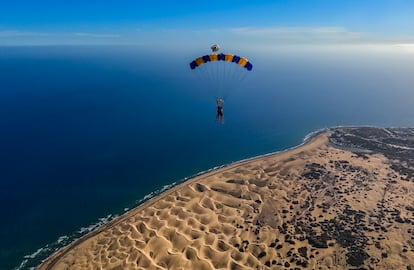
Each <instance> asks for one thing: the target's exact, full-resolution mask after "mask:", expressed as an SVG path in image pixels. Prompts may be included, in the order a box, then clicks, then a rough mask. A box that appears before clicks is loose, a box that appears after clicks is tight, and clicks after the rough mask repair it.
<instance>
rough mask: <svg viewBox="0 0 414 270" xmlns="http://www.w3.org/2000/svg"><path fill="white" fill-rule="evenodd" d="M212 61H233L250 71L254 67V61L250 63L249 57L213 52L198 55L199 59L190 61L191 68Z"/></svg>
mask: <svg viewBox="0 0 414 270" xmlns="http://www.w3.org/2000/svg"><path fill="white" fill-rule="evenodd" d="M211 61H226V62H233V63H236V64H238V65H240V66H242V67H244V68H245V69H247V70H248V71H250V70H252V68H253V65H252V63H250V62H249V60H247V58H244V57H240V56H237V55H233V54H224V53H220V54H215V53H213V54H210V55H204V56H201V57H198V58H197V59H195V60H193V61H192V62H191V63H190V68H191V69H195V68H197V67H198V66H201V65H202V64H205V63H207V62H211Z"/></svg>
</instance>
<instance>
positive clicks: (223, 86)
mask: <svg viewBox="0 0 414 270" xmlns="http://www.w3.org/2000/svg"><path fill="white" fill-rule="evenodd" d="M210 49H211V50H212V51H213V53H211V54H207V55H204V56H200V57H197V58H196V59H194V60H193V61H191V62H190V68H191V70H194V71H193V72H194V73H195V74H196V75H197V76H198V78H199V89H205V90H206V91H208V92H212V93H214V96H215V97H216V98H226V97H227V96H228V95H229V94H230V93H231V92H232V91H233V90H235V89H238V88H240V87H243V84H242V81H243V80H244V79H245V77H246V76H247V74H248V73H250V72H248V71H251V70H252V69H253V65H252V63H251V62H250V61H249V60H247V58H245V57H241V56H238V55H234V54H230V53H216V52H217V51H219V50H221V48H220V46H219V45H217V44H214V45H212V46H211V47H210Z"/></svg>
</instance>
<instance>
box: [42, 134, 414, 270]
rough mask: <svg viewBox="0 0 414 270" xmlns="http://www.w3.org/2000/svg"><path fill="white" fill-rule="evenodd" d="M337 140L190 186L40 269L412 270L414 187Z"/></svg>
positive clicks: (381, 159) (379, 157)
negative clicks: (334, 143)
mask: <svg viewBox="0 0 414 270" xmlns="http://www.w3.org/2000/svg"><path fill="white" fill-rule="evenodd" d="M332 132H333V131H332V130H328V131H325V132H322V133H320V134H318V135H317V136H315V137H313V138H312V139H311V140H309V141H308V142H307V143H306V144H304V145H302V146H300V147H297V148H295V149H292V150H289V151H286V152H281V153H278V154H273V155H269V156H265V157H259V158H255V159H252V160H248V161H243V162H240V163H236V164H233V165H230V166H227V167H224V168H221V169H218V170H216V171H212V172H209V173H206V174H204V175H201V176H198V177H195V178H194V179H191V180H188V181H186V182H184V183H182V184H180V185H178V186H176V187H174V188H172V189H170V190H168V191H166V192H164V193H162V194H160V195H159V196H157V197H155V198H153V199H151V200H149V201H147V202H145V203H144V204H143V205H141V206H139V207H137V208H135V209H133V210H131V211H130V212H128V213H126V214H124V215H123V216H121V217H119V218H117V219H116V220H114V221H112V222H110V223H108V224H106V225H104V226H102V227H101V228H99V229H98V230H96V231H94V232H92V233H91V234H89V235H87V236H85V237H83V238H82V239H79V240H77V241H75V242H74V243H72V244H70V245H69V246H68V247H66V248H64V249H62V250H60V251H59V252H57V253H56V254H54V255H53V256H51V257H50V258H49V259H48V260H46V261H45V262H44V263H43V264H42V265H41V266H39V268H38V269H40V270H45V269H53V270H64V269H68V270H69V269H70V270H75V269H91V270H92V269H112V270H121V269H159V270H162V269H200V270H203V269H206V270H207V269H408V270H409V269H412V270H414V208H413V207H414V180H413V179H407V176H406V175H404V174H403V173H401V174H400V173H399V172H398V171H396V170H395V168H394V169H393V167H392V162H391V161H390V160H389V159H388V158H387V157H386V156H385V155H383V154H381V153H379V152H378V153H377V152H367V153H364V154H356V153H355V152H350V151H348V150H345V149H344V148H338V147H334V146H333V144H332V143H330V140H329V138H330V136H331V134H332ZM410 180H411V181H410Z"/></svg>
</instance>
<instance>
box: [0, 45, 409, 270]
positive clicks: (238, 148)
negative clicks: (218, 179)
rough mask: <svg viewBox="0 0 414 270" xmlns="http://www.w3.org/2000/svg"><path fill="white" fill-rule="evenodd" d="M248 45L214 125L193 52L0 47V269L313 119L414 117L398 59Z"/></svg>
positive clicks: (271, 147) (300, 129)
mask: <svg viewBox="0 0 414 270" xmlns="http://www.w3.org/2000/svg"><path fill="white" fill-rule="evenodd" d="M202 53H203V52H202ZM246 54H247V55H249V59H250V61H252V63H253V64H254V69H253V71H252V72H251V74H249V76H247V77H246V78H245V79H244V80H243V81H242V83H238V86H237V87H235V88H234V89H233V88H232V87H231V84H230V85H228V86H227V88H226V91H227V93H226V97H227V98H226V104H225V116H226V122H225V124H217V123H215V121H214V119H215V105H214V100H215V94H216V93H215V92H214V91H212V89H211V87H212V86H211V85H209V84H204V83H200V81H199V77H197V76H194V74H192V73H191V71H190V70H189V67H188V62H189V61H190V60H192V58H193V57H194V53H193V52H184V51H181V52H168V51H167V52H163V53H157V54H154V53H153V52H151V51H145V50H142V49H137V48H133V47H18V48H17V47H0V85H1V90H0V130H1V133H0V211H1V213H2V216H3V218H2V222H1V223H0V239H2V241H1V243H0V269H15V268H20V269H29V268H30V267H32V266H34V265H36V264H37V263H38V262H39V261H40V260H42V259H43V258H44V257H45V256H47V255H48V254H50V253H51V252H53V250H54V249H55V248H57V247H59V246H61V245H63V244H64V243H66V242H67V241H70V240H71V239H72V238H76V237H79V236H80V235H81V234H82V233H84V232H85V231H87V230H88V229H87V228H86V227H90V228H92V227H93V226H92V227H91V225H94V224H96V223H98V222H105V220H106V219H110V218H112V217H113V216H114V215H117V214H120V213H122V212H124V210H125V208H130V207H133V206H135V205H137V204H138V203H139V202H140V201H142V199H143V198H144V197H145V196H147V195H154V194H155V193H157V192H159V191H160V190H162V189H163V188H166V187H168V186H169V185H170V184H172V183H175V182H178V181H182V180H183V179H184V178H185V177H188V176H190V175H193V174H196V173H198V172H200V171H204V170H207V169H209V168H212V167H215V166H219V165H223V164H227V163H230V162H233V161H237V160H240V159H244V158H248V157H251V156H256V155H261V154H265V153H268V152H273V151H277V150H282V149H286V148H289V147H292V146H294V145H297V144H299V143H301V142H302V139H303V138H304V136H305V135H306V134H308V133H309V132H311V131H314V130H317V129H320V128H324V127H329V126H335V125H379V126H413V125H414V120H413V119H414V110H413V109H412V104H413V102H414V95H413V94H412V91H411V90H412V87H413V86H414V79H413V78H412V77H411V76H410V74H409V72H408V71H409V70H412V68H413V65H414V64H413V63H411V62H410V61H409V59H407V58H406V57H400V56H394V55H386V56H384V55H382V56H377V55H362V56H361V55H359V54H355V55H353V54H352V55H347V56H346V57H345V56H342V55H338V54H333V53H320V54H319V55H314V54H312V55H308V54H305V53H302V54H296V53H288V54H287V53H273V54H271V55H264V54H263V53H260V52H259V53H258V52H246ZM154 55H155V56H154ZM213 92H214V93H213ZM154 192H155V193H154ZM147 197H148V196H147ZM100 219H101V220H100Z"/></svg>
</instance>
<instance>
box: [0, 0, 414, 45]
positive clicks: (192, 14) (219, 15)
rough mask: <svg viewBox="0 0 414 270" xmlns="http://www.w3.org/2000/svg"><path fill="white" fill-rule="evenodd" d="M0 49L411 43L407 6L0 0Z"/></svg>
mask: <svg viewBox="0 0 414 270" xmlns="http://www.w3.org/2000/svg"><path fill="white" fill-rule="evenodd" d="M0 4H1V9H0V45H55V44H60V45H71V44H120V45H150V46H152V45H162V44H169V45H171V46H173V45H176V46H179V45H180V44H182V43H184V42H192V43H200V44H201V43H206V42H207V43H210V42H213V41H214V40H224V41H223V42H228V43H232V42H233V43H234V44H238V43H246V44H253V45H254V44H256V45H266V44H267V45H269V46H271V45H274V44H361V43H362V44H367V43H369V44H376V43H380V44H411V43H414V19H413V17H414V16H413V15H412V14H414V1H412V0H341V1H339V0H329V1H328V0H302V1H299V0H296V1H295V0H283V1H282V0H279V1H268V0H263V1H252V0H250V1H245V0H231V1H204V0H198V1H165V0H158V1H157V0H151V1H138V0H124V1H107V0H101V1H96V0H93V1H79V0H74V1H63V0H38V1H33V0H30V1H29V0H22V1H18V0H1V3H0Z"/></svg>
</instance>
